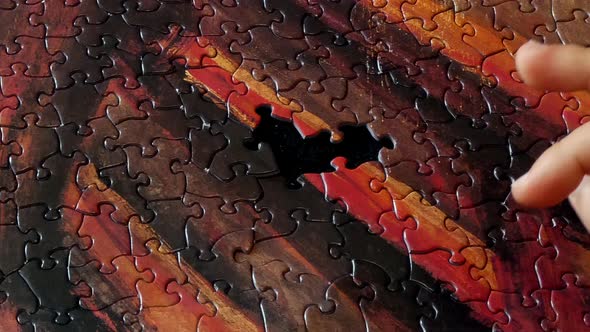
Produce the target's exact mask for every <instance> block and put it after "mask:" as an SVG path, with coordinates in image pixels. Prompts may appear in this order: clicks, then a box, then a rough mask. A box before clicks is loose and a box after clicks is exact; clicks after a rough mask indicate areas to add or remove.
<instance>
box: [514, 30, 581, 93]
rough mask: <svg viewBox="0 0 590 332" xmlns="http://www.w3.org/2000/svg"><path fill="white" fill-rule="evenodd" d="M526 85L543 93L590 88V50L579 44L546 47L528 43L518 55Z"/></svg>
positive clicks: (519, 70) (518, 68)
mask: <svg viewBox="0 0 590 332" xmlns="http://www.w3.org/2000/svg"><path fill="white" fill-rule="evenodd" d="M516 69H517V71H518V73H519V75H520V76H521V77H522V79H523V80H524V82H525V83H526V84H528V85H531V86H533V87H535V88H538V89H541V90H552V91H574V90H583V89H590V49H589V48H586V47H582V46H578V45H543V44H540V43H538V42H535V41H529V42H527V43H526V44H524V45H523V46H521V47H520V49H518V51H517V52H516Z"/></svg>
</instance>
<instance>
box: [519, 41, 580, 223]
mask: <svg viewBox="0 0 590 332" xmlns="http://www.w3.org/2000/svg"><path fill="white" fill-rule="evenodd" d="M516 69H517V71H518V73H519V75H520V76H521V77H522V79H523V80H524V82H525V83H526V84H528V85H530V86H532V87H535V88H538V89H543V90H552V91H573V90H584V89H585V90H590V49H588V48H584V47H581V46H576V45H543V44H539V43H536V42H528V43H526V44H525V45H523V46H522V47H521V48H520V49H519V50H518V51H517V53H516ZM586 144H589V145H586ZM588 174H590V124H585V125H582V126H580V127H579V128H578V129H576V130H574V131H573V132H572V133H570V134H569V135H568V136H566V137H565V138H564V139H562V140H561V141H559V142H557V143H556V144H554V145H553V146H551V147H550V148H549V149H547V151H545V152H544V153H543V154H542V155H541V157H539V159H538V160H537V161H536V162H535V163H534V165H533V166H532V167H531V169H530V170H529V171H528V172H527V173H526V174H525V175H523V176H522V177H521V178H519V179H518V180H517V181H515V182H514V183H513V184H512V195H513V197H514V199H515V200H516V201H517V202H519V203H520V204H522V205H525V206H528V207H537V208H542V207H548V206H552V205H555V204H557V203H559V202H561V201H563V200H564V199H566V198H568V197H569V200H570V203H571V205H572V207H573V208H574V210H575V211H576V213H577V214H578V216H579V217H580V220H581V221H582V223H583V224H584V226H586V229H590V176H589V175H588Z"/></svg>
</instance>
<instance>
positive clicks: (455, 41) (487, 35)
mask: <svg viewBox="0 0 590 332" xmlns="http://www.w3.org/2000/svg"><path fill="white" fill-rule="evenodd" d="M360 2H361V3H362V4H363V5H364V6H367V7H369V8H375V9H378V10H379V11H380V12H382V13H384V14H385V15H386V17H387V18H388V19H389V20H391V21H395V22H401V21H403V14H402V12H401V11H400V6H401V5H402V4H403V3H404V2H406V1H404V0H397V1H396V0H391V1H387V2H386V4H385V5H384V6H383V7H381V8H376V7H374V6H373V1H371V0H360ZM406 8H409V9H408V11H409V13H410V14H412V16H415V17H430V16H431V15H432V12H433V8H434V9H435V8H440V2H439V1H435V0H430V1H420V2H417V3H416V4H413V5H411V6H406ZM434 11H436V10H434ZM478 14H482V13H477V12H467V11H465V12H459V13H454V11H453V10H452V9H451V10H448V11H445V12H444V13H441V14H438V15H436V16H435V17H434V18H433V20H434V21H435V22H436V23H437V24H438V28H437V29H436V30H435V31H437V32H436V34H433V32H430V31H426V30H424V29H422V22H421V20H420V19H418V18H416V19H410V20H408V21H406V22H404V23H403V24H404V25H405V26H406V27H407V29H408V31H410V32H411V33H412V34H413V35H414V36H415V37H416V38H417V39H418V40H419V41H420V42H421V43H422V44H424V45H429V44H430V41H431V40H432V39H435V40H439V41H440V42H442V43H443V44H444V45H445V46H446V47H445V48H444V49H442V50H441V53H442V54H444V55H447V56H449V57H450V58H451V59H453V60H455V61H457V62H459V63H461V64H463V65H465V66H466V70H470V71H472V72H473V73H476V74H478V75H480V76H481V77H482V78H484V79H491V80H492V81H494V82H497V86H498V87H499V88H500V89H502V90H504V91H506V92H507V93H508V94H510V95H511V96H514V97H522V98H524V99H525V100H527V106H536V105H537V103H538V101H539V98H540V97H541V95H542V94H543V93H544V92H542V91H538V90H535V89H533V88H531V87H529V86H527V85H525V84H524V83H522V82H519V81H516V80H514V79H513V77H512V75H513V73H514V72H515V71H516V66H515V63H514V51H513V50H516V49H518V47H520V46H521V45H522V44H524V43H525V42H526V41H527V39H526V38H524V37H523V36H521V35H520V34H518V32H516V31H513V34H514V39H513V40H511V41H510V46H511V48H512V49H506V47H505V46H504V39H505V38H506V37H505V36H504V35H503V33H502V32H500V31H497V30H496V29H494V27H493V26H487V25H480V24H478V22H479V21H480V19H479V17H477V15H478ZM465 23H468V24H469V25H471V26H473V28H474V30H475V31H476V32H477V38H475V37H474V38H472V39H471V40H473V41H474V42H471V43H469V44H468V43H466V42H465V41H464V40H463V39H462V38H458V36H462V34H464V33H466V31H464V27H462V26H461V25H463V24H465ZM438 31H440V32H438ZM472 32H473V31H472ZM504 34H505V33H504ZM466 38H467V37H466ZM488 55H489V56H488ZM564 97H574V98H576V99H577V100H578V102H579V103H580V105H590V93H589V92H587V91H577V92H574V93H567V94H565V95H564ZM565 107H566V101H563V102H562V103H558V104H555V105H547V106H545V105H543V110H542V112H541V113H548V112H551V111H552V112H559V113H561V112H562V111H563V110H564V108H565ZM545 108H546V109H547V110H545ZM576 111H577V112H579V113H580V117H581V116H584V115H587V114H590V107H579V108H578V109H576ZM579 125H580V124H579V123H570V124H568V126H569V129H570V130H573V129H575V128H576V127H578V126H579Z"/></svg>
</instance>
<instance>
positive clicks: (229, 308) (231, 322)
mask: <svg viewBox="0 0 590 332" xmlns="http://www.w3.org/2000/svg"><path fill="white" fill-rule="evenodd" d="M71 187H72V186H70V187H69V188H67V189H66V192H64V194H65V195H68V193H69V192H70V189H71ZM76 189H77V188H76ZM74 192H75V191H74ZM82 199H84V201H83V202H80V204H79V205H85V206H97V205H98V204H100V203H101V202H105V201H110V202H116V203H117V205H118V206H124V205H127V204H126V202H125V200H124V198H122V197H121V196H119V195H118V194H117V193H116V192H114V191H113V190H111V189H107V190H105V191H98V190H94V191H92V194H86V195H83V197H82ZM126 210H129V211H131V210H132V208H131V207H130V206H129V207H127V209H126ZM104 222H113V221H112V220H110V219H108V220H105V221H104ZM131 223H132V224H133V225H132V226H130V227H133V229H134V230H135V232H134V233H133V235H134V236H135V237H136V238H137V240H138V241H139V243H145V242H147V241H148V240H150V239H158V240H159V241H160V242H161V243H162V248H161V250H163V251H168V252H170V251H171V250H170V247H169V246H168V245H167V244H166V243H165V242H163V241H162V240H161V239H160V238H159V236H158V235H157V234H156V233H155V232H154V231H153V230H152V229H151V228H150V227H149V225H147V224H142V223H140V222H139V221H138V219H137V218H132V219H131ZM68 231H69V232H73V231H77V230H68ZM101 234H103V235H105V234H107V233H97V234H96V235H97V236H100V235H101ZM117 235H118V234H110V235H109V236H105V237H103V238H101V239H100V241H101V242H102V243H105V245H107V243H109V241H110V244H109V245H112V246H117V243H118V242H120V239H116V237H117ZM119 235H121V236H124V237H125V236H128V234H121V233H119ZM152 249H154V248H152ZM154 250H158V249H157V248H155V249H154ZM94 253H95V254H100V251H98V250H97V251H94ZM148 256H150V255H148ZM148 256H145V257H144V260H146V264H145V265H147V266H153V268H154V269H156V268H157V269H158V270H160V271H169V272H170V273H173V274H177V273H183V271H184V273H186V274H187V277H188V283H185V284H183V285H181V287H179V288H178V289H177V290H176V291H177V292H179V293H180V295H181V296H183V298H185V299H189V298H191V296H190V294H196V293H198V292H200V293H201V294H203V295H204V296H205V297H206V298H208V299H209V300H210V301H211V302H213V303H215V305H216V307H217V315H216V316H215V318H216V319H215V322H211V323H210V324H212V325H210V326H211V327H215V329H217V328H218V329H220V330H228V329H238V328H239V329H241V330H244V331H257V330H259V328H258V326H257V325H256V323H254V322H253V320H251V319H250V318H249V317H248V316H247V315H245V314H244V313H242V312H241V311H240V310H239V309H238V308H237V307H235V306H234V305H233V303H232V301H231V300H229V299H228V298H227V297H226V296H225V295H223V294H220V293H219V292H216V291H215V290H214V289H213V288H212V286H211V283H210V282H209V281H208V280H206V279H205V278H204V277H203V276H201V275H200V274H198V273H197V272H195V271H193V270H189V269H184V270H183V271H181V270H180V268H179V267H178V263H177V261H176V257H175V256H174V255H169V256H167V257H166V259H165V260H162V259H156V258H154V257H148ZM130 272H137V271H130ZM120 275H122V276H131V277H133V276H134V273H122V274H120ZM131 279H132V280H131ZM131 279H130V280H120V282H121V283H122V285H125V284H129V285H131V286H132V287H135V283H136V281H137V280H135V279H134V278H131ZM159 291H165V290H159ZM209 310H210V309H209V308H208V307H207V306H205V305H202V304H200V303H198V302H196V299H195V301H182V302H180V303H179V304H178V305H176V306H175V311H174V312H171V313H170V315H163V316H162V315H158V314H157V313H154V315H153V317H152V316H150V313H151V312H150V311H147V312H146V315H147V319H148V320H151V321H153V322H154V324H155V325H156V326H158V327H163V328H165V327H168V328H170V329H174V328H175V327H176V326H177V325H176V324H177V323H178V322H179V321H181V320H183V317H184V316H185V315H195V314H197V313H198V314H199V315H202V314H205V313H207V312H208V311H209ZM174 316H178V317H174Z"/></svg>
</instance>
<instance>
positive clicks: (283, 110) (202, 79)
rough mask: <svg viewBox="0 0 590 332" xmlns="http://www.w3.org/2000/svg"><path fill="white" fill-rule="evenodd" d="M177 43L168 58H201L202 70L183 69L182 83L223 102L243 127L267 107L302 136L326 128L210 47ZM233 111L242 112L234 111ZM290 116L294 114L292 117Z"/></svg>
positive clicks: (310, 114) (315, 118)
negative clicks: (207, 91) (202, 89)
mask: <svg viewBox="0 0 590 332" xmlns="http://www.w3.org/2000/svg"><path fill="white" fill-rule="evenodd" d="M201 40H202V42H203V43H204V42H205V40H206V39H205V38H204V37H201ZM178 44H180V45H177V44H175V46H174V47H172V48H170V49H169V51H170V52H172V54H171V55H178V54H182V55H184V56H190V57H193V58H199V59H202V61H201V62H202V66H203V67H202V68H198V69H195V68H193V69H188V70H186V77H185V80H186V81H188V82H190V83H193V84H197V85H201V86H204V87H207V88H208V89H210V90H211V92H212V93H213V94H214V95H215V96H216V97H217V98H218V99H219V100H221V101H224V102H225V101H227V102H228V104H229V105H230V110H231V111H232V114H234V115H235V116H236V117H238V119H239V120H240V121H241V122H243V123H244V124H246V125H248V126H250V127H254V126H255V125H256V124H257V123H258V121H260V117H259V116H258V114H256V112H255V109H256V107H257V106H258V105H260V104H269V105H272V106H273V114H274V115H276V116H278V117H281V118H284V119H292V120H293V121H294V123H295V124H296V126H297V128H298V130H299V131H300V132H301V134H302V135H303V136H310V135H314V134H316V133H317V132H318V131H320V130H322V129H330V128H329V127H328V125H327V124H326V123H325V122H324V121H323V120H322V119H321V118H319V117H317V116H315V115H314V114H312V113H309V112H307V111H304V110H302V109H301V107H300V106H299V105H297V104H296V103H293V102H290V101H288V100H286V99H285V98H280V97H279V96H277V93H276V92H275V91H274V89H272V88H271V87H269V86H267V85H266V84H264V83H262V82H259V81H257V80H255V79H254V77H252V75H251V74H250V73H249V72H248V71H247V70H245V69H243V68H240V67H239V64H236V63H234V62H232V60H231V59H229V58H228V57H226V56H224V55H223V52H221V51H220V50H217V49H215V48H214V47H213V46H211V45H207V46H200V45H199V43H196V42H195V41H194V40H192V39H191V40H187V41H183V42H180V43H178ZM213 54H214V56H212V55H213ZM212 67H214V68H215V69H214V68H212ZM236 108H239V109H241V110H242V111H241V112H236V111H235V110H236ZM293 113H297V115H296V116H293V115H294V114H293ZM335 139H339V137H335Z"/></svg>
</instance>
